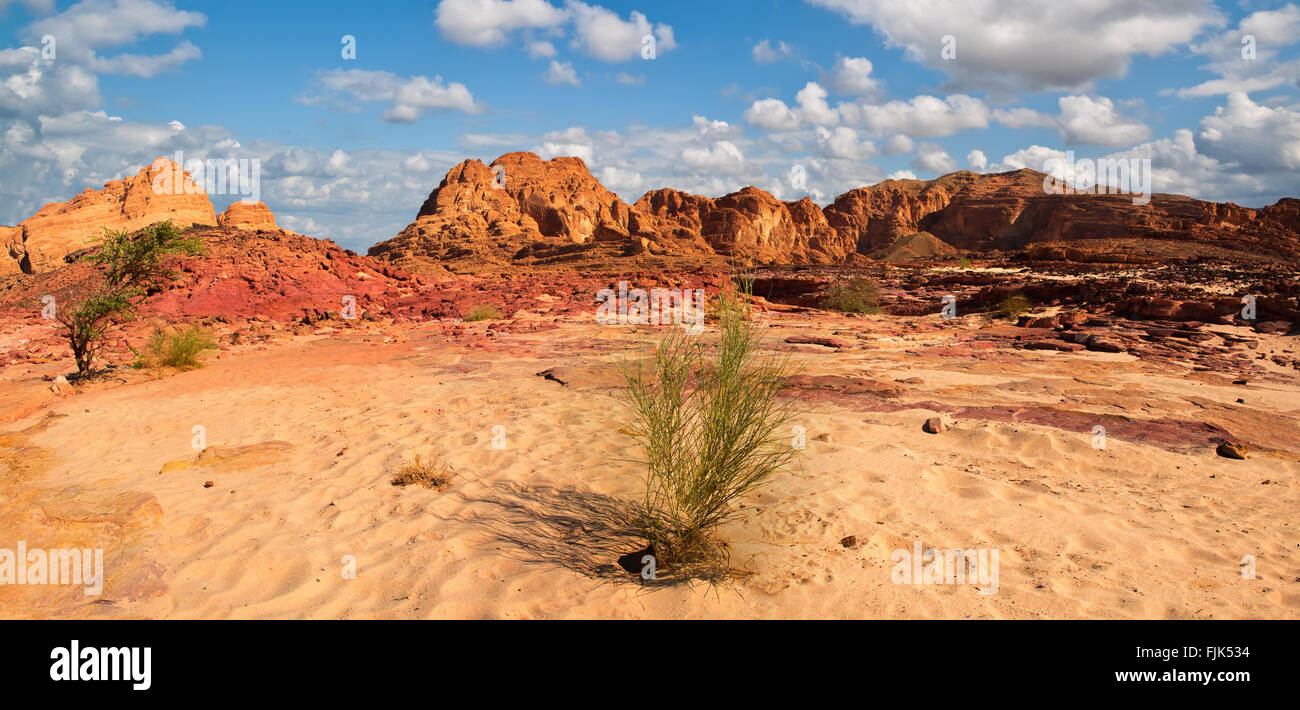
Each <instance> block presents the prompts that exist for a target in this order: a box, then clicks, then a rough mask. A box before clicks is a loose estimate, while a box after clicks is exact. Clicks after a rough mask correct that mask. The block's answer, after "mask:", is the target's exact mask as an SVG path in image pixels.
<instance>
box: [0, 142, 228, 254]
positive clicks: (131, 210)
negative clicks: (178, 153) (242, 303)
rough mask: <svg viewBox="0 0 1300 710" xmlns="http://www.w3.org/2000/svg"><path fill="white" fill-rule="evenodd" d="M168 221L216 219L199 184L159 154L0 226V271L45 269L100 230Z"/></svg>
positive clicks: (178, 223) (191, 222) (208, 222)
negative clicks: (134, 170) (128, 172)
mask: <svg viewBox="0 0 1300 710" xmlns="http://www.w3.org/2000/svg"><path fill="white" fill-rule="evenodd" d="M155 186H157V187H158V188H161V189H155ZM169 219H170V220H171V221H172V223H173V224H175V225H176V226H178V227H188V226H190V225H194V224H202V225H215V224H216V223H217V215H216V213H215V211H214V210H213V209H212V202H211V201H209V200H208V195H207V193H205V192H204V191H203V188H202V187H201V186H199V185H197V184H195V183H194V181H193V180H192V179H191V177H190V174H189V173H187V172H185V171H184V170H182V169H181V167H180V166H179V165H177V164H176V163H174V162H172V161H170V160H166V159H164V158H159V159H158V160H155V161H154V162H153V163H151V164H150V165H148V166H147V167H145V168H144V169H143V170H141V171H140V172H139V173H138V174H137V175H135V176H134V177H128V178H125V179H122V180H112V181H110V182H108V183H106V184H105V185H104V187H103V189H100V190H92V189H90V188H86V190H85V192H82V193H81V194H80V195H77V196H76V197H74V198H72V199H71V200H69V201H67V202H52V203H50V204H48V205H45V206H44V207H42V208H41V209H40V211H38V212H37V213H36V214H35V215H32V216H31V217H28V218H27V219H25V220H23V221H22V222H19V223H18V226H17V227H0V248H2V249H3V252H0V275H3V274H13V273H20V272H21V273H28V274H34V273H41V272H44V271H50V270H52V269H56V268H58V267H60V266H62V265H63V263H64V260H63V257H64V256H66V255H67V254H69V253H71V252H74V251H76V250H78V249H81V248H82V247H85V246H86V245H88V244H90V243H91V242H93V241H94V240H95V239H97V238H99V237H100V236H101V235H102V234H103V233H104V230H105V229H111V230H124V231H132V230H136V229H141V228H143V227H147V226H149V225H151V224H153V223H155V222H162V221H165V220H169Z"/></svg>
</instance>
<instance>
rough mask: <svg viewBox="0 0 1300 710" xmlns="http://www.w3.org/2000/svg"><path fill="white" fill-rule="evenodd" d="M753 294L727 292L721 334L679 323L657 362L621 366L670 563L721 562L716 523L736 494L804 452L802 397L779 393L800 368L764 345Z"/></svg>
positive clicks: (663, 559)
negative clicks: (797, 435) (795, 421)
mask: <svg viewBox="0 0 1300 710" xmlns="http://www.w3.org/2000/svg"><path fill="white" fill-rule="evenodd" d="M747 295H748V294H742V293H738V292H736V291H734V290H732V291H729V292H726V293H723V294H721V295H720V296H719V297H718V299H717V300H718V308H717V309H716V312H717V313H718V315H719V322H718V330H719V333H718V336H717V339H716V342H711V341H712V340H713V339H712V338H711V337H710V336H709V335H707V334H704V333H701V334H695V335H693V334H691V333H689V332H687V331H686V330H685V329H683V328H672V329H669V330H668V331H667V332H666V333H665V334H664V335H663V336H662V338H661V340H660V341H659V344H658V347H657V348H656V350H655V353H654V356H653V358H651V359H650V361H649V363H647V362H644V361H641V360H637V361H635V362H624V363H622V365H621V370H622V373H623V375H624V377H625V379H626V381H627V386H628V389H627V391H626V393H625V399H624V403H625V404H626V405H627V406H628V408H629V410H630V411H631V412H632V414H633V415H634V423H633V424H632V425H630V426H629V427H628V430H629V431H630V432H631V433H632V435H633V436H634V437H635V438H636V439H637V441H638V443H639V444H640V446H641V449H642V451H643V453H644V455H645V457H646V475H645V491H646V493H645V507H644V513H645V535H646V538H647V539H648V540H649V542H650V547H651V548H652V549H653V550H654V554H655V557H656V564H657V566H659V567H661V568H664V569H668V570H673V569H681V568H684V567H690V566H694V565H700V564H702V565H706V566H712V565H714V564H715V563H717V562H718V561H720V559H721V553H720V548H719V547H718V545H717V544H716V543H715V542H714V541H713V532H714V531H715V530H716V528H717V527H718V526H719V525H721V524H722V523H723V522H725V521H726V520H727V519H729V518H731V517H732V516H734V515H736V514H737V513H738V511H737V509H736V508H735V507H734V503H735V502H736V501H737V500H738V499H739V498H741V497H742V496H744V495H746V494H747V493H749V492H750V491H752V490H754V489H755V488H758V487H759V486H761V485H763V484H764V483H766V482H767V481H768V479H769V478H770V477H771V476H772V475H773V474H775V473H777V472H779V471H781V470H783V469H784V468H785V467H786V466H787V465H788V464H789V463H790V462H791V461H792V460H793V459H794V458H795V456H796V455H797V454H798V451H797V450H796V449H795V448H794V447H793V446H792V445H791V441H790V440H789V438H788V437H787V435H786V434H787V432H788V431H789V430H790V427H789V422H790V420H791V418H792V416H793V413H794V410H793V403H792V401H791V400H788V399H787V400H785V401H783V402H782V401H778V395H779V394H780V393H781V392H782V390H783V389H784V388H785V387H786V383H787V381H788V380H789V378H790V376H791V375H793V374H794V373H795V372H796V371H797V368H796V367H795V366H793V365H792V364H791V362H790V360H789V358H788V357H786V356H784V355H779V354H776V353H761V352H760V351H759V345H760V339H761V335H760V334H761V330H760V329H759V326H758V325H756V324H755V323H754V322H753V319H752V317H751V314H750V310H749V307H748V306H747V305H746V301H745V297H746V296H747ZM706 338H707V339H708V340H709V341H710V342H706Z"/></svg>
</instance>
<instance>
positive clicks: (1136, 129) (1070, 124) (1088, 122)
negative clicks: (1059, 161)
mask: <svg viewBox="0 0 1300 710" xmlns="http://www.w3.org/2000/svg"><path fill="white" fill-rule="evenodd" d="M1059 103H1060V107H1061V116H1060V119H1059V120H1060V124H1061V139H1062V140H1064V141H1065V143H1066V145H1078V144H1083V145H1109V146H1119V145H1132V144H1133V143H1138V142H1141V141H1144V140H1146V139H1147V138H1150V137H1151V129H1150V128H1147V126H1146V124H1144V123H1142V122H1141V121H1139V120H1137V119H1133V118H1129V117H1127V116H1122V115H1120V113H1119V112H1118V111H1116V110H1115V104H1114V102H1112V101H1111V100H1110V99H1108V98H1106V97H1104V96H1102V97H1099V98H1091V97H1088V96H1062V97H1061V98H1060V100H1059Z"/></svg>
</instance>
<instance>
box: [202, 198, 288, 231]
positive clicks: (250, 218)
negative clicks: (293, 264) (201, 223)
mask: <svg viewBox="0 0 1300 710" xmlns="http://www.w3.org/2000/svg"><path fill="white" fill-rule="evenodd" d="M217 226H220V227H228V228H230V229H241V230H244V231H246V232H280V233H282V234H293V232H290V231H289V230H287V229H281V228H280V226H279V225H277V224H276V223H275V215H274V214H272V213H271V210H270V209H268V208H267V206H266V203H263V202H244V201H242V200H241V201H238V202H232V203H230V206H229V207H227V208H226V211H225V212H222V213H221V215H220V216H218V217H217Z"/></svg>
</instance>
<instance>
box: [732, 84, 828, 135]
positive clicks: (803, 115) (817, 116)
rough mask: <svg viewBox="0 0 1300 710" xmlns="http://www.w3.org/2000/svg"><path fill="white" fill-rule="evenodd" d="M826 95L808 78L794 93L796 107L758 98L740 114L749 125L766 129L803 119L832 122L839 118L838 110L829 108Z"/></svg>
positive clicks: (795, 125) (794, 124)
mask: <svg viewBox="0 0 1300 710" xmlns="http://www.w3.org/2000/svg"><path fill="white" fill-rule="evenodd" d="M826 96H827V93H826V90H825V89H823V88H822V87H821V85H820V84H818V83H817V82H815V81H810V82H808V83H807V84H805V85H804V87H803V88H802V89H800V90H799V93H798V94H796V95H795V100H796V101H797V102H798V103H799V106H798V108H795V109H791V108H790V107H789V106H787V105H786V104H785V102H784V101H782V100H780V99H761V100H759V101H755V102H754V103H753V104H751V105H750V107H749V108H748V109H747V110H746V111H745V114H744V118H745V121H746V122H748V123H750V124H751V125H754V126H758V127H759V128H766V129H768V130H770V131H790V130H794V129H796V128H799V126H801V125H802V124H804V123H811V124H813V125H815V126H833V125H835V124H837V123H839V122H840V113H839V110H838V109H834V108H831V106H830V104H829V103H827V101H826Z"/></svg>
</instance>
